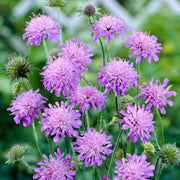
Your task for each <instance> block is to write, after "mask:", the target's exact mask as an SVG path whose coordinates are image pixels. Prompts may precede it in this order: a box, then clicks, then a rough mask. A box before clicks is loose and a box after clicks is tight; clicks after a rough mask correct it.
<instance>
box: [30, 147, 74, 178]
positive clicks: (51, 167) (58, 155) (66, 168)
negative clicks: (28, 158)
mask: <svg viewBox="0 0 180 180" xmlns="http://www.w3.org/2000/svg"><path fill="white" fill-rule="evenodd" d="M54 154H55V157H53V156H52V155H49V159H48V157H47V156H46V155H45V154H43V158H44V160H42V161H40V162H38V163H37V165H39V166H40V167H38V168H35V169H34V171H35V173H36V174H34V175H33V179H39V180H57V179H59V180H60V179H61V180H73V179H74V177H73V176H74V175H75V174H76V171H73V170H72V168H74V163H71V162H70V161H71V156H70V155H69V154H67V155H66V156H65V157H64V153H62V152H61V150H60V149H59V148H57V152H55V153H54Z"/></svg>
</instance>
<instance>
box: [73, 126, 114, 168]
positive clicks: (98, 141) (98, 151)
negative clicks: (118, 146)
mask: <svg viewBox="0 0 180 180" xmlns="http://www.w3.org/2000/svg"><path fill="white" fill-rule="evenodd" d="M111 137H112V136H106V132H105V131H104V132H103V130H102V129H101V130H100V132H97V131H96V130H95V129H93V128H89V127H88V128H87V132H82V133H81V136H78V137H77V140H76V142H73V146H74V147H73V150H74V151H76V152H78V153H80V154H79V155H78V156H77V160H78V161H81V160H84V159H85V166H86V167H87V166H88V164H89V163H91V165H92V166H94V165H95V164H96V163H97V165H98V166H101V165H102V159H106V157H105V156H104V155H105V154H107V155H109V154H111V153H112V150H111V149H109V147H111V146H112V144H111V142H110V141H109V139H111Z"/></svg>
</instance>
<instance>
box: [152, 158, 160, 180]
mask: <svg viewBox="0 0 180 180" xmlns="http://www.w3.org/2000/svg"><path fill="white" fill-rule="evenodd" d="M160 163H161V159H160V158H158V159H157V161H156V165H155V170H154V177H153V179H154V180H155V179H156V178H157V173H158V168H159V164H160Z"/></svg>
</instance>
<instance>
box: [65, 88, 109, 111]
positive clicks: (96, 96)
mask: <svg viewBox="0 0 180 180" xmlns="http://www.w3.org/2000/svg"><path fill="white" fill-rule="evenodd" d="M67 99H70V101H71V107H74V106H75V104H76V103H77V104H80V112H83V111H84V109H85V108H87V109H89V108H90V104H92V106H93V108H94V112H96V105H97V106H98V108H99V111H101V109H102V106H104V107H105V101H107V99H106V96H105V95H104V93H102V92H100V91H98V90H97V88H95V87H93V86H81V87H77V88H76V89H75V91H73V92H72V94H70V95H68V96H67Z"/></svg>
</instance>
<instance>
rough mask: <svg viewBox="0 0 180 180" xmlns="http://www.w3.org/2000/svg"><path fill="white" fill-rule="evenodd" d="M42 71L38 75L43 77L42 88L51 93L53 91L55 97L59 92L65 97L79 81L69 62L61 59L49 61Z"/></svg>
mask: <svg viewBox="0 0 180 180" xmlns="http://www.w3.org/2000/svg"><path fill="white" fill-rule="evenodd" d="M54 58H55V57H54ZM43 69H44V72H42V73H40V74H41V75H43V76H44V80H43V84H44V87H45V88H47V90H48V91H50V92H51V93H52V92H53V91H55V94H56V96H57V97H59V96H60V92H61V90H62V92H63V94H64V95H65V96H66V95H67V94H68V92H72V91H73V90H74V89H75V87H76V86H77V84H78V83H79V82H80V80H81V77H80V76H79V75H78V74H77V71H76V69H75V67H74V66H73V65H72V64H71V62H70V61H66V60H64V59H62V58H55V60H54V61H53V59H51V60H50V61H49V62H48V65H46V66H45V67H44V68H43Z"/></svg>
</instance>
